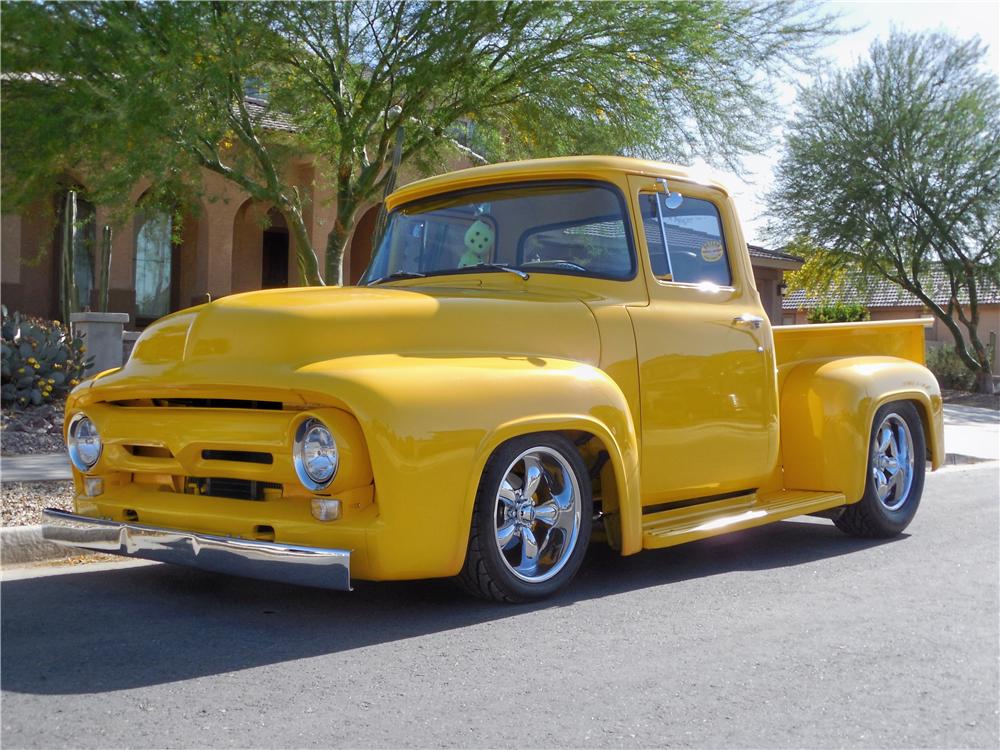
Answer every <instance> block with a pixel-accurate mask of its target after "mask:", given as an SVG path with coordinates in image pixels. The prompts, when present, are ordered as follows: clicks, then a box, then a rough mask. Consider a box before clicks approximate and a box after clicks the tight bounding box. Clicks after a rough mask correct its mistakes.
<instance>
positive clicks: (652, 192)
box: [44, 157, 944, 601]
mask: <svg viewBox="0 0 1000 750" xmlns="http://www.w3.org/2000/svg"><path fill="white" fill-rule="evenodd" d="M387 207H388V210H389V213H388V222H387V225H386V228H385V232H384V234H383V236H382V237H381V238H380V241H379V243H378V245H377V248H376V250H375V252H374V253H373V257H372V261H371V265H370V266H369V268H368V270H367V272H366V273H365V275H364V277H363V278H362V280H361V283H360V284H359V286H356V287H347V288H337V289H333V288H321V287H317V288H301V289H275V290H267V291H260V292H252V293H248V294H238V295H233V296H230V297H225V298H223V299H219V300H217V301H215V302H212V303H210V304H207V305H202V306H200V307H195V308H191V309H188V310H183V311H181V312H178V313H175V314H173V315H170V316H168V317H166V318H163V319H162V320H160V321H158V322H157V323H155V324H154V325H152V326H150V327H149V328H147V329H146V331H145V332H144V333H143V334H142V336H141V337H140V339H139V341H138V343H137V344H136V346H135V349H134V351H133V353H132V356H131V357H130V359H129V361H128V363H127V364H126V365H125V366H124V367H122V368H121V369H119V370H113V371H109V372H104V373H101V374H100V375H98V376H97V377H95V378H93V379H92V380H90V381H87V382H85V383H83V384H81V385H80V386H79V387H78V388H77V389H76V390H75V391H73V393H72V395H71V397H70V398H69V400H68V402H67V406H66V409H67V411H66V425H67V427H66V440H67V445H68V449H69V454H70V457H71V459H72V462H73V465H74V478H75V479H74V481H75V487H76V499H75V513H66V512H62V511H57V510H48V511H46V513H45V515H46V524H45V527H44V535H45V536H46V537H47V538H48V539H50V540H53V541H55V542H58V543H62V544H66V545H70V546H76V547H82V548H86V549H91V550H100V551H103V552H111V553H116V554H122V555H130V556H136V557H143V558H149V559H153V560H161V561H165V562H173V563H180V564H186V565H193V566H198V567H202V568H206V569H209V570H215V571H222V572H226V573H233V574H237V575H246V576H252V577H259V578H265V579H271V580H278V581H285V582H292V583H300V584H306V585H312V586H321V587H326V588H333V589H343V590H347V589H349V588H350V586H351V581H352V579H363V580H399V579H416V578H431V577H454V578H455V579H456V580H458V581H459V582H460V583H462V584H463V585H464V586H465V587H466V588H467V589H468V590H470V591H471V592H472V593H474V594H477V595H480V596H483V597H487V598H492V599H496V600H501V601H523V600H530V599H537V598H541V597H544V596H547V595H550V594H552V593H553V592H554V591H556V590H557V589H559V588H561V587H562V586H565V585H566V584H568V583H569V582H570V580H571V579H572V578H573V577H574V575H575V574H576V573H577V571H578V570H579V568H580V564H581V562H582V559H583V557H584V554H585V552H586V549H587V547H588V545H589V544H592V543H603V544H608V545H610V546H611V547H613V548H614V549H615V550H618V551H619V552H620V553H621V554H622V555H631V554H635V553H637V552H639V551H641V550H643V549H650V548H658V547H667V546H670V545H675V544H680V543H683V542H689V541H692V540H696V539H703V538H705V537H709V536H713V535H717V534H725V533H729V532H733V531H736V530H739V529H746V528H749V527H752V526H757V525H760V524H765V523H770V522H772V521H778V520H781V519H784V518H789V517H792V516H798V515H803V514H815V515H825V516H828V517H829V518H831V519H832V520H833V522H834V523H835V524H836V525H837V526H838V527H839V528H841V529H842V530H844V531H845V532H847V533H849V534H855V535H862V536H871V537H884V536H891V535H895V534H899V533H900V532H901V531H902V530H903V529H904V528H906V526H907V524H908V523H909V522H910V520H911V519H912V518H913V515H914V513H915V512H916V510H917V505H918V503H919V502H920V496H921V492H922V489H923V483H924V471H925V467H926V462H927V461H928V460H929V461H930V464H931V467H932V468H937V467H938V466H939V465H940V464H941V463H942V459H943V457H944V445H943V439H942V408H941V396H940V391H939V389H938V385H937V382H936V381H935V379H934V376H933V375H932V374H931V373H930V372H929V371H928V370H927V369H926V368H925V367H924V341H923V326H924V324H923V321H919V320H910V321H891V322H884V323H882V322H879V323H861V324H834V325H814V326H788V327H778V328H773V329H772V327H771V325H770V323H769V322H768V320H767V318H766V316H765V315H764V312H763V310H762V308H761V304H760V299H759V297H758V294H757V292H756V290H755V287H754V280H753V272H752V270H751V266H750V259H749V256H748V252H747V246H746V242H745V239H744V237H743V234H742V230H741V228H740V224H739V222H738V220H737V217H736V213H735V211H734V208H733V202H732V200H731V198H730V196H729V195H728V194H727V192H726V190H725V189H724V188H723V187H722V186H721V185H719V184H715V183H713V182H706V181H704V180H699V179H696V178H695V177H694V176H692V175H691V174H690V173H689V172H687V171H685V170H683V169H680V168H677V167H673V166H670V165H667V164H661V163H657V162H648V161H640V160H634V159H625V158H612V157H574V158H561V159H544V160H537V161H524V162H515V163H508V164H497V165H492V166H487V167H481V168H475V169H467V170H464V171H461V172H455V173H452V174H447V175H443V176H439V177H434V178H431V179H427V180H423V181H420V182H416V183H413V184H410V185H407V186H406V187H404V188H402V189H400V190H398V191H396V192H395V193H393V194H392V195H391V196H390V197H389V198H388V201H387Z"/></svg>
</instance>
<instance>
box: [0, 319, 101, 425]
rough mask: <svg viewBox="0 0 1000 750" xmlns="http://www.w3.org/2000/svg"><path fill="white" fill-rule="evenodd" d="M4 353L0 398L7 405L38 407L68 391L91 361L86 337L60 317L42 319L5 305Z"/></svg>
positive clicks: (3, 322)
mask: <svg viewBox="0 0 1000 750" xmlns="http://www.w3.org/2000/svg"><path fill="white" fill-rule="evenodd" d="M2 313H3V320H2V328H3V331H2V334H3V356H2V362H0V367H2V380H0V400H2V401H3V404H4V405H5V406H7V405H11V406H14V407H28V406H38V405H40V404H43V403H45V402H48V401H52V400H54V399H57V398H59V397H61V396H63V395H65V394H66V393H68V392H69V391H70V390H71V389H72V388H73V386H75V385H76V384H77V383H79V382H80V379H81V378H83V371H84V370H85V369H86V368H87V365H88V364H90V363H89V362H87V361H86V360H85V356H86V352H87V347H85V346H84V345H83V339H81V338H73V336H72V335H71V334H70V332H69V330H68V328H67V327H66V326H63V325H62V324H61V323H60V322H59V321H58V320H42V319H41V318H34V317H31V316H29V315H22V314H21V313H18V312H15V313H13V314H9V313H8V312H7V308H6V307H3V308H2Z"/></svg>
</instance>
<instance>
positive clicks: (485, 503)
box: [459, 433, 593, 602]
mask: <svg viewBox="0 0 1000 750" xmlns="http://www.w3.org/2000/svg"><path fill="white" fill-rule="evenodd" d="M592 514H593V498H592V496H591V489H590V480H589V478H588V473H587V467H586V464H584V462H583V458H582V457H581V456H580V454H579V452H578V451H577V450H576V447H575V446H574V445H573V443H572V442H570V441H569V440H568V439H566V438H565V437H563V436H562V435H559V434H556V433H542V434H537V435H527V436H524V437H520V438H515V439H513V440H510V441H508V442H506V443H504V444H503V445H502V446H500V447H499V448H498V449H497V450H496V452H495V453H494V454H493V455H492V456H491V457H490V460H489V461H488V462H487V464H486V468H485V469H484V471H483V476H482V479H481V480H480V483H479V491H478V493H477V494H476V503H475V507H474V508H473V511H472V528H471V531H470V535H469V547H468V551H467V552H466V558H465V565H464V566H463V568H462V572H461V574H460V575H459V581H460V583H461V584H462V585H463V587H464V588H465V589H466V590H468V591H469V592H471V593H472V594H475V595H476V596H479V597H482V598H484V599H493V600H495V601H503V602H522V601H530V600H533V599H541V598H543V597H546V596H549V595H551V594H552V593H554V592H555V591H557V590H558V589H560V588H562V587H563V586H565V585H566V584H568V583H569V582H570V581H571V580H572V578H573V576H575V575H576V572H577V570H579V568H580V565H581V563H582V562H583V556H584V554H586V551H587V544H588V542H589V541H590V528H591V522H592Z"/></svg>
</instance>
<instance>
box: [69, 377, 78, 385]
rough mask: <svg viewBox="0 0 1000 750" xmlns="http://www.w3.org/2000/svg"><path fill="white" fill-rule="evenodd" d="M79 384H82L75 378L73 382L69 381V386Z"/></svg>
mask: <svg viewBox="0 0 1000 750" xmlns="http://www.w3.org/2000/svg"><path fill="white" fill-rule="evenodd" d="M79 382H80V381H79V380H77V379H76V378H73V379H72V380H71V381H69V384H70V385H76V384H77V383H79Z"/></svg>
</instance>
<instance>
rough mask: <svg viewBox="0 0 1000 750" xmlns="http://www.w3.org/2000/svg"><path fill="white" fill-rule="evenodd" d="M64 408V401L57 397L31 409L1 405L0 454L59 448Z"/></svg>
mask: <svg viewBox="0 0 1000 750" xmlns="http://www.w3.org/2000/svg"><path fill="white" fill-rule="evenodd" d="M65 408H66V401H65V400H60V401H55V402H53V403H51V404H42V405H41V406H36V407H34V408H31V409H4V410H3V413H2V415H0V435H2V439H0V454H2V455H4V456H24V455H28V454H33V453H60V452H62V450H63V449H64V447H65V446H64V445H63V411H64V410H65Z"/></svg>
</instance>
